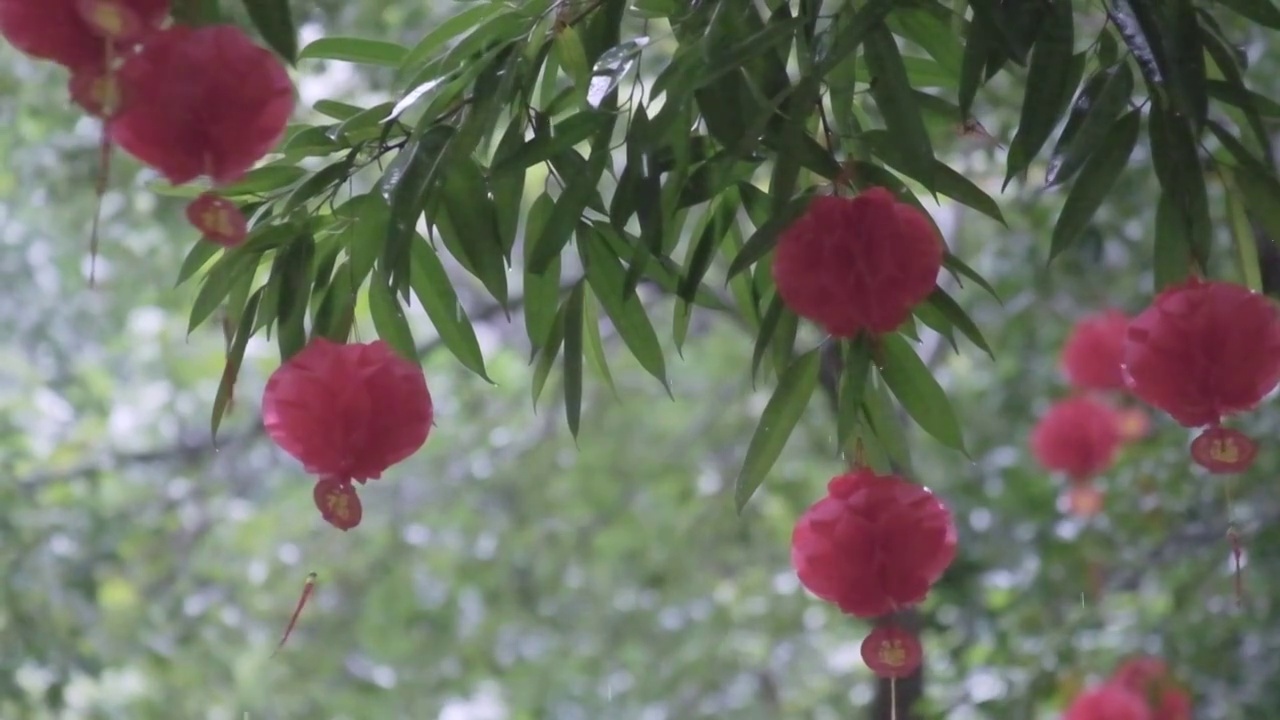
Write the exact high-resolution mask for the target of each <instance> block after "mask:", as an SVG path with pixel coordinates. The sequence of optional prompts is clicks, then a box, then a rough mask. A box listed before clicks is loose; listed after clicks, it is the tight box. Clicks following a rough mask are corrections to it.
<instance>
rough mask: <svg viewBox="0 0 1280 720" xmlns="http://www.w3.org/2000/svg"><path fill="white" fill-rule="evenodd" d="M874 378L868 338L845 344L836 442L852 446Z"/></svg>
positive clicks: (837, 400)
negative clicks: (868, 385)
mask: <svg viewBox="0 0 1280 720" xmlns="http://www.w3.org/2000/svg"><path fill="white" fill-rule="evenodd" d="M870 377H871V345H870V343H869V342H867V340H866V338H865V337H859V338H858V339H857V340H851V341H848V342H846V343H844V367H843V369H842V370H841V371H840V389H839V392H838V393H837V395H836V397H837V399H836V441H837V442H838V443H839V445H840V447H845V446H847V445H848V443H849V440H850V439H852V438H853V434H854V432H855V431H856V430H857V427H858V414H859V412H860V411H861V410H862V402H863V399H864V397H865V395H866V390H867V381H868V379H869V378H870Z"/></svg>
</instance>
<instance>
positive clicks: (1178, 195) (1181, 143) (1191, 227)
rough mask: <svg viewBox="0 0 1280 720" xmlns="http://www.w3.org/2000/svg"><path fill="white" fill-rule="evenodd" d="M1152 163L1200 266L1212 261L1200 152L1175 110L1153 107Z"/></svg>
mask: <svg viewBox="0 0 1280 720" xmlns="http://www.w3.org/2000/svg"><path fill="white" fill-rule="evenodd" d="M1147 135H1148V136H1149V139H1150V142H1151V160H1152V162H1153V163H1154V164H1155V169H1156V177H1157V178H1158V179H1159V180H1160V187H1161V189H1162V190H1163V191H1164V192H1165V193H1166V194H1168V195H1169V197H1170V199H1171V200H1172V201H1173V212H1175V213H1176V214H1177V215H1178V217H1179V220H1178V222H1180V223H1181V224H1182V225H1183V227H1184V229H1185V230H1184V231H1185V233H1186V238H1187V240H1188V242H1189V243H1190V247H1191V252H1192V255H1193V257H1194V258H1195V259H1196V261H1197V262H1198V263H1200V266H1201V267H1202V268H1203V267H1206V265H1207V263H1208V261H1209V245H1210V240H1211V235H1212V228H1211V227H1210V225H1209V198H1208V193H1207V191H1206V189H1205V183H1204V170H1203V169H1202V167H1201V163H1200V151H1199V146H1198V144H1197V142H1196V138H1195V136H1194V135H1193V134H1192V129H1191V126H1190V123H1188V122H1187V119H1186V117H1184V116H1182V115H1180V114H1178V113H1177V112H1176V111H1174V110H1172V109H1167V108H1162V107H1159V106H1153V107H1152V108H1151V112H1150V113H1149V114H1148V115H1147Z"/></svg>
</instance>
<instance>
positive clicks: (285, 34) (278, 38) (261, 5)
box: [244, 0, 298, 65]
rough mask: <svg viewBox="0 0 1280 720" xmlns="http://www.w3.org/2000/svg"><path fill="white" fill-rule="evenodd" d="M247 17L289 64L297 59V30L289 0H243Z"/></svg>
mask: <svg viewBox="0 0 1280 720" xmlns="http://www.w3.org/2000/svg"><path fill="white" fill-rule="evenodd" d="M244 8H245V10H248V11H249V19H250V20H252V21H253V25H254V27H256V28H258V32H259V33H261V34H262V39H263V40H266V41H267V44H268V45H270V46H271V49H272V50H275V51H276V53H277V54H278V55H279V56H280V57H282V58H284V61H285V62H287V63H289V64H290V65H293V64H295V63H296V62H297V61H298V31H297V29H296V28H294V25H293V15H292V14H291V13H290V12H289V0H244Z"/></svg>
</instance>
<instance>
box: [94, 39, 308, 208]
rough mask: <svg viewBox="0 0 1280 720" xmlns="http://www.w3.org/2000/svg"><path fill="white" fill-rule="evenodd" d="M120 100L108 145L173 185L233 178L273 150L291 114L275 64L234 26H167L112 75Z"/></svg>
mask: <svg viewBox="0 0 1280 720" xmlns="http://www.w3.org/2000/svg"><path fill="white" fill-rule="evenodd" d="M120 82H121V84H122V85H123V87H124V92H125V95H126V98H127V100H128V102H127V103H126V105H125V106H124V108H123V109H122V111H121V112H120V113H119V114H118V115H117V116H116V117H115V118H113V119H112V121H111V122H110V124H109V125H108V132H109V133H110V135H111V139H112V141H114V142H115V143H116V144H118V145H119V146H120V147H122V148H124V149H125V150H126V151H128V152H129V153H131V154H132V155H133V156H134V157H136V158H138V159H139V160H140V161H142V162H143V163H146V164H147V165H150V166H151V167H153V168H155V169H156V170H158V171H160V172H161V173H162V174H163V175H164V176H165V177H166V178H167V179H168V180H169V182H171V183H173V184H175V185H181V184H183V183H186V182H189V181H191V180H194V179H195V178H197V177H199V176H201V175H207V176H209V177H210V178H212V179H213V180H214V182H215V183H217V184H223V183H229V182H233V181H235V180H237V179H239V178H240V177H241V176H243V175H244V173H245V172H246V171H248V170H249V169H250V168H252V167H253V166H254V164H256V163H257V162H258V161H259V160H261V159H262V158H263V157H264V156H265V155H266V154H267V153H269V152H270V151H271V150H272V149H274V148H275V146H276V144H277V143H279V141H280V138H281V137H283V135H284V131H285V125H286V124H287V123H288V121H289V116H290V115H291V114H292V113H293V107H294V95H293V84H292V83H291V82H290V80H289V74H288V72H287V71H286V70H285V67H284V65H283V64H281V62H280V60H279V59H277V58H276V56H275V55H273V54H272V53H271V52H269V51H268V50H266V49H264V48H262V47H259V46H258V45H256V44H255V43H254V42H253V41H252V40H251V39H250V38H249V36H248V35H246V34H245V33H244V31H243V30H241V29H240V28H238V27H236V26H234V25H208V26H204V27H200V28H189V27H185V26H181V25H177V26H173V27H170V28H168V29H166V30H163V31H161V32H159V33H157V34H155V35H152V36H151V37H150V38H148V40H147V42H146V43H145V44H144V45H142V47H141V48H140V50H139V51H138V52H137V53H136V54H134V55H132V56H131V57H129V59H128V60H126V62H125V63H124V66H123V67H122V68H121V70H120Z"/></svg>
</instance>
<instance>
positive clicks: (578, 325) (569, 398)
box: [564, 280, 586, 438]
mask: <svg viewBox="0 0 1280 720" xmlns="http://www.w3.org/2000/svg"><path fill="white" fill-rule="evenodd" d="M585 292H586V291H585V288H584V283H583V281H581V280H579V281H578V284H577V285H574V286H573V290H572V291H571V292H570V293H569V297H568V299H566V300H565V303H564V417H565V420H566V421H567V422H568V423H569V432H571V433H573V436H574V437H575V438H576V437H578V428H579V426H580V424H581V422H582V350H583V348H582V322H583V294H584V293H585Z"/></svg>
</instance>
